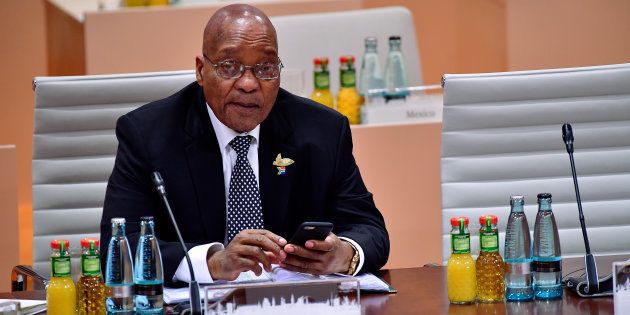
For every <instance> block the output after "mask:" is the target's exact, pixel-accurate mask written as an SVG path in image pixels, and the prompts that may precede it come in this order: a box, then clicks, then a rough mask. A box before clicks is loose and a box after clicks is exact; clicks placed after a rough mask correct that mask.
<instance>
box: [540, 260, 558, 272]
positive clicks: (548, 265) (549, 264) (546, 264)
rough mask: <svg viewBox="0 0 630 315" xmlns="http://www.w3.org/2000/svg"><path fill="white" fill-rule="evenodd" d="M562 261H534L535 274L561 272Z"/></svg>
mask: <svg viewBox="0 0 630 315" xmlns="http://www.w3.org/2000/svg"><path fill="white" fill-rule="evenodd" d="M561 271H562V261H561V260H556V261H534V272H561Z"/></svg>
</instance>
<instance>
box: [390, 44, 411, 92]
mask: <svg viewBox="0 0 630 315" xmlns="http://www.w3.org/2000/svg"><path fill="white" fill-rule="evenodd" d="M400 45H401V42H400V36H390V37H389V53H388V54H387V64H386V65H385V89H386V91H385V99H386V100H388V101H389V100H393V99H401V98H403V99H404V98H406V97H407V95H409V91H407V90H402V91H401V90H396V89H397V88H399V89H400V88H403V89H404V88H407V87H408V86H407V69H406V68H405V58H404V56H403V54H402V51H401V50H400Z"/></svg>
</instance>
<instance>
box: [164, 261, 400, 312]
mask: <svg viewBox="0 0 630 315" xmlns="http://www.w3.org/2000/svg"><path fill="white" fill-rule="evenodd" d="M342 277H348V276H346V275H339V274H336V275H326V276H318V275H311V274H306V273H299V272H293V271H289V270H286V269H284V268H280V267H278V266H277V265H274V266H273V269H272V271H271V272H266V271H264V270H263V273H262V274H261V275H260V276H256V274H254V273H253V272H252V271H247V272H243V273H241V274H240V275H239V277H238V278H236V280H234V281H230V282H226V281H217V282H216V283H214V284H234V283H253V282H300V281H309V280H322V279H335V278H342ZM355 278H357V279H359V285H360V286H361V290H362V291H371V292H394V291H393V289H392V288H391V287H390V286H389V284H387V283H386V282H385V281H383V280H381V279H380V278H379V277H377V276H375V275H373V274H371V273H364V274H361V275H358V276H355ZM204 290H205V287H203V286H202V287H200V288H199V292H200V293H199V296H201V297H202V298H203V297H204ZM223 291H226V292H227V290H223ZM224 293H225V292H221V290H217V292H216V293H215V296H216V298H217V299H218V298H220V297H221V296H223V294H224ZM188 299H189V297H188V287H185V288H178V289H174V288H164V302H165V303H167V304H174V303H180V302H183V301H186V300H188Z"/></svg>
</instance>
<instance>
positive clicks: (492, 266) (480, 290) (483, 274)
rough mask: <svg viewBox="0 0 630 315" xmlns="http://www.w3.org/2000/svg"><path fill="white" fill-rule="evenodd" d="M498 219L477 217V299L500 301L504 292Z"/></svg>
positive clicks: (487, 216)
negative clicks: (478, 248)
mask: <svg viewBox="0 0 630 315" xmlns="http://www.w3.org/2000/svg"><path fill="white" fill-rule="evenodd" d="M497 223H498V219H497V217H496V216H494V215H482V216H481V217H479V224H480V225H481V227H480V228H479V242H480V248H481V250H480V252H479V257H477V262H476V266H475V267H476V268H477V301H479V302H486V303H492V302H500V301H503V297H504V294H505V285H504V275H505V264H504V263H503V259H502V258H501V255H500V254H499V232H498V230H497Z"/></svg>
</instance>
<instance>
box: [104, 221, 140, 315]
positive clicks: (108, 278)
mask: <svg viewBox="0 0 630 315" xmlns="http://www.w3.org/2000/svg"><path fill="white" fill-rule="evenodd" d="M111 222H112V238H111V239H110V241H109V246H108V247H107V260H106V261H107V262H106V266H105V268H106V269H105V286H106V295H107V298H106V300H105V306H106V308H107V313H108V314H111V313H116V314H133V265H132V264H131V249H129V241H127V237H126V236H125V222H126V221H125V219H124V218H112V220H111Z"/></svg>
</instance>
